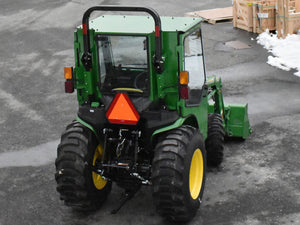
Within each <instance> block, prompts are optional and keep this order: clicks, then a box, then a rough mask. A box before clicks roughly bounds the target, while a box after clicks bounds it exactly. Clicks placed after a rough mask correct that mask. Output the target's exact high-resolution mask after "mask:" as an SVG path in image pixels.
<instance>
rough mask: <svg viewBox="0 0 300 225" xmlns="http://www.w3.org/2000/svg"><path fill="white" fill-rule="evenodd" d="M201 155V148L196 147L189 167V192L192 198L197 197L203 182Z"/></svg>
mask: <svg viewBox="0 0 300 225" xmlns="http://www.w3.org/2000/svg"><path fill="white" fill-rule="evenodd" d="M203 171H204V164H203V156H202V152H201V150H200V149H199V148H198V149H196V151H195V152H194V154H193V157H192V162H191V167H190V179H189V180H190V181H189V183H190V194H191V197H192V198H193V199H197V198H198V196H199V194H200V191H201V187H202V182H203Z"/></svg>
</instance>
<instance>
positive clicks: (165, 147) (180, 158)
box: [152, 125, 199, 222]
mask: <svg viewBox="0 0 300 225" xmlns="http://www.w3.org/2000/svg"><path fill="white" fill-rule="evenodd" d="M196 132H198V130H197V129H196V128H194V127H191V126H185V125H184V126H181V127H180V128H177V129H174V130H171V131H169V132H168V133H167V135H166V136H165V137H164V139H163V140H162V141H161V142H160V143H158V144H157V146H156V148H155V155H154V158H153V161H152V183H153V198H154V203H155V205H156V208H157V211H158V213H159V214H160V215H162V216H163V217H165V218H167V219H169V220H171V221H176V222H186V221H188V220H190V219H191V218H192V217H193V216H194V215H195V213H196V210H195V209H191V208H189V206H188V205H187V204H186V199H185V198H186V196H185V193H183V191H182V190H183V185H184V179H183V178H184V174H183V172H184V166H183V163H184V159H185V156H186V154H187V153H186V151H185V149H186V148H187V146H188V145H189V142H190V140H191V138H192V137H193V135H195V133H196ZM198 207H199V206H198ZM198 207H197V208H198Z"/></svg>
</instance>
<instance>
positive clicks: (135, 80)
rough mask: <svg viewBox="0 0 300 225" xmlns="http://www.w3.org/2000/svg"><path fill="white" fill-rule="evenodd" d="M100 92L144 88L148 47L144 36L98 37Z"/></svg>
mask: <svg viewBox="0 0 300 225" xmlns="http://www.w3.org/2000/svg"><path fill="white" fill-rule="evenodd" d="M97 45H98V60H99V73H100V84H101V88H100V90H101V92H111V91H112V90H114V89H120V88H121V89H127V90H133V91H136V92H140V93H142V92H145V91H147V89H148V83H149V82H148V79H149V72H148V71H149V70H148V51H147V50H148V48H147V38H146V37H145V36H113V35H98V36H97Z"/></svg>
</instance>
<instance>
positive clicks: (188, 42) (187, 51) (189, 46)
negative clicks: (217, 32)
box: [184, 30, 205, 104]
mask: <svg viewBox="0 0 300 225" xmlns="http://www.w3.org/2000/svg"><path fill="white" fill-rule="evenodd" d="M184 70H185V71H188V72H189V84H188V88H189V98H188V100H187V104H199V103H200V101H201V94H202V86H203V85H204V82H205V68H204V59H203V52H202V40H201V32H200V30H197V31H195V32H193V33H191V34H190V35H189V36H187V37H186V38H185V39H184Z"/></svg>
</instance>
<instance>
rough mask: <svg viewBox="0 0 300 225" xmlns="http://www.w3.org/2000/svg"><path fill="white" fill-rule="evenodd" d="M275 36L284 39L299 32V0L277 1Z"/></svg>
mask: <svg viewBox="0 0 300 225" xmlns="http://www.w3.org/2000/svg"><path fill="white" fill-rule="evenodd" d="M276 30H277V36H278V37H283V38H285V37H286V36H287V35H288V34H296V33H298V31H299V30H300V0H277V15H276Z"/></svg>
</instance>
